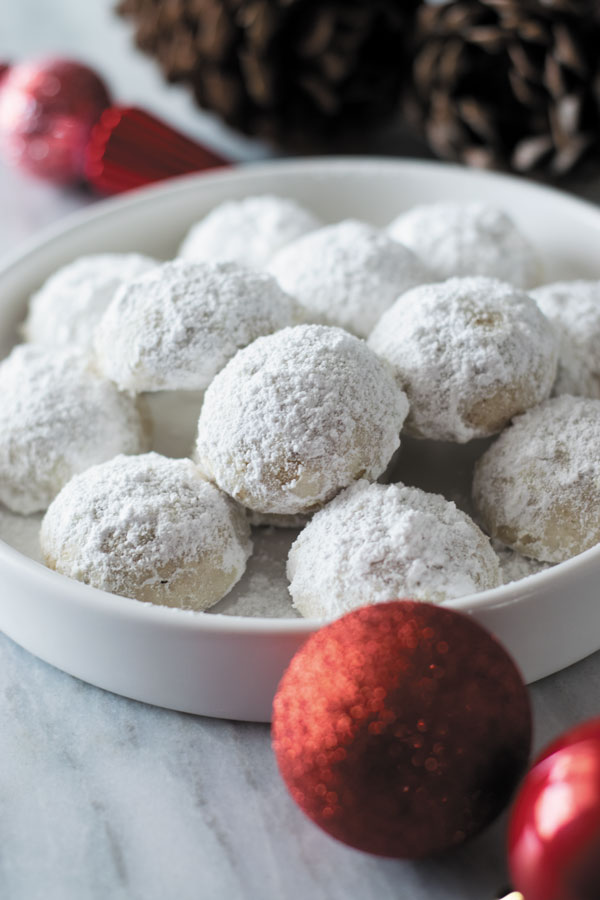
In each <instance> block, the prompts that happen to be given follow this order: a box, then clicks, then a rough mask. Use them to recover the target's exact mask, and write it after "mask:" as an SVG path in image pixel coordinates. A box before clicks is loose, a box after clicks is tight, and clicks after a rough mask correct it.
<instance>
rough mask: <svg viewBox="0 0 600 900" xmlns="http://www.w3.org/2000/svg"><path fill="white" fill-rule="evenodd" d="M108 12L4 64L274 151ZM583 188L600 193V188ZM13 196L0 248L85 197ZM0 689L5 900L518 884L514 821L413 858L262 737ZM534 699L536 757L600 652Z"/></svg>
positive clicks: (126, 705) (12, 674)
mask: <svg viewBox="0 0 600 900" xmlns="http://www.w3.org/2000/svg"><path fill="white" fill-rule="evenodd" d="M110 7H111V3H110V2H109V0H86V2H83V3H82V2H80V0H51V2H48V0H19V2H17V3H13V4H11V5H10V6H9V5H8V4H5V5H3V9H2V30H1V32H0V59H1V58H21V57H23V56H28V55H34V54H37V55H39V54H42V53H50V52H58V53H69V54H72V55H78V56H79V57H80V58H82V59H84V60H87V61H89V62H90V63H91V64H92V65H95V66H97V67H98V68H99V69H101V70H102V71H103V73H104V74H105V75H106V77H107V78H108V80H109V82H110V84H111V86H112V87H113V89H114V92H115V95H116V96H118V97H119V98H121V99H124V100H129V101H132V102H138V103H140V104H141V105H143V106H145V107H148V108H152V109H154V110H155V111H157V112H158V113H161V114H163V115H165V116H167V117H169V119H170V120H171V121H172V122H174V123H178V124H179V125H180V126H182V127H185V128H187V130H188V131H190V132H194V133H196V134H197V135H199V136H203V137H204V138H205V139H206V141H207V142H209V141H210V142H211V143H213V144H214V145H215V146H217V147H219V148H220V149H221V150H222V151H225V152H227V153H229V154H230V155H231V156H232V157H233V158H236V159H240V160H246V159H252V158H257V157H260V156H263V155H265V154H266V153H267V151H266V149H265V148H263V147H261V146H259V145H256V144H253V143H252V142H249V141H245V140H242V139H238V138H236V137H235V136H233V135H231V134H229V133H227V132H226V131H225V129H223V128H221V127H220V126H219V125H218V124H217V123H215V122H214V121H213V120H211V118H210V117H208V116H202V115H200V114H198V113H197V112H195V111H193V107H192V104H191V102H190V101H189V99H188V98H187V97H186V95H185V93H184V92H183V91H182V90H179V89H172V88H171V89H169V88H166V87H165V86H164V85H163V84H162V82H161V80H160V77H159V75H158V73H157V72H156V71H155V69H154V67H153V66H152V64H151V63H150V62H149V61H148V60H146V59H144V58H143V57H141V56H139V55H137V54H136V53H134V52H133V51H132V49H131V47H130V43H129V37H128V31H127V28H126V27H125V26H124V25H123V24H122V23H120V22H119V21H118V20H117V19H115V18H114V17H112V16H111V13H110ZM390 146H392V145H390ZM580 191H581V192H582V193H584V194H587V195H588V196H590V197H593V198H600V184H599V183H595V184H589V185H586V186H583V187H580ZM0 198H1V202H0V251H3V250H4V251H7V250H10V249H11V248H12V247H14V246H16V245H17V244H18V243H20V242H21V241H22V240H24V239H25V238H27V237H28V236H30V235H32V234H34V233H35V232H36V231H38V230H39V229H40V228H41V227H42V226H43V225H44V224H46V223H48V222H50V221H53V220H55V219H57V218H58V217H60V216H62V215H64V214H65V213H67V212H68V211H69V210H71V209H73V208H76V207H78V206H81V205H82V204H84V203H87V202H90V201H89V198H87V197H85V196H84V195H82V194H77V193H71V194H69V193H65V192H63V191H58V190H55V189H53V188H51V187H48V186H44V185H41V184H38V183H35V182H32V181H30V180H27V179H25V178H22V177H20V176H19V175H17V174H15V173H13V172H8V171H7V170H6V169H4V168H1V167H0ZM1 596H2V587H1V573H0V602H1ZM565 602H568V598H565ZM541 629H542V623H540V636H537V635H532V641H535V640H539V639H541ZM0 695H1V696H2V698H3V702H2V704H1V705H0V813H1V814H0V897H2V900H38V898H40V900H41V898H44V900H171V898H173V900H188V898H189V900H192V898H193V900H255V898H256V900H304V898H307V897H312V898H314V900H349V898H357V900H358V898H360V900H399V898H406V900H408V898H411V900H458V898H461V900H492V898H494V897H496V896H497V891H498V890H499V889H500V888H501V886H502V884H503V882H505V879H506V875H505V871H504V861H503V860H504V848H503V841H504V824H505V823H504V820H503V821H501V822H499V823H497V824H496V825H495V826H494V828H492V829H491V830H490V831H488V832H487V833H486V834H485V835H483V836H482V837H480V838H479V839H478V840H476V841H475V842H473V843H472V844H470V845H469V846H467V847H465V848H463V849H462V850H460V851H459V852H455V853H453V854H452V856H451V857H449V858H447V859H443V860H436V861H429V862H424V863H420V864H418V865H415V864H410V863H401V862H393V861H389V860H378V859H372V858H369V857H366V856H364V855H362V854H360V853H356V852H353V851H351V850H349V849H347V848H345V847H343V846H341V845H339V844H337V843H335V842H334V841H332V840H330V839H329V838H327V837H326V836H324V835H323V834H321V832H320V831H318V830H317V829H316V828H315V827H314V826H312V825H311V824H310V823H309V822H308V821H307V820H305V819H304V818H303V817H302V815H301V814H300V813H299V812H298V811H297V809H296V808H295V806H294V804H293V803H292V801H291V800H290V799H289V797H288V795H287V793H286V791H285V789H284V788H283V785H282V783H281V782H280V780H279V778H278V775H277V772H276V767H275V763H274V760H273V757H272V754H271V752H270V747H269V732H268V729H267V728H266V727H265V726H258V725H245V724H237V723H229V722H222V721H211V720H208V719H199V718H193V717H191V716H185V715H181V714H178V713H173V712H167V711H165V710H160V709H155V708H152V707H148V706H144V705H142V704H138V703H135V702H133V701H129V700H125V699H123V698H120V697H116V696H113V695H111V694H107V693H105V692H102V691H100V690H98V689H96V688H93V687H90V686H89V685H86V684H83V683H81V682H79V681H77V680H75V679H73V678H71V677H69V676H68V675H65V674H63V673H61V672H58V671H56V670H55V669H52V668H51V667H49V666H47V665H46V664H44V663H42V662H40V661H39V660H36V659H35V658H33V657H32V656H30V655H29V654H28V653H26V652H25V651H23V650H21V649H20V648H19V647H17V646H16V645H14V644H13V643H12V642H11V641H10V640H8V639H7V638H4V637H0ZM532 697H533V703H534V710H535V720H536V744H537V745H538V746H539V745H540V744H542V743H543V742H545V741H546V740H548V739H549V738H550V737H551V736H553V735H555V734H557V733H558V732H560V731H561V730H562V729H564V728H566V727H568V726H569V725H571V724H573V723H574V722H576V721H578V720H580V719H582V718H584V717H586V716H590V715H593V714H598V713H599V712H600V700H599V699H598V698H599V697H600V654H597V655H596V656H594V657H590V658H589V659H587V660H585V661H583V662H582V663H580V664H579V665H577V666H574V667H572V668H571V669H569V670H567V671H565V672H563V673H561V674H559V675H556V676H554V677H553V678H549V679H546V680H545V681H544V682H542V683H539V684H537V685H535V686H534V687H533V689H532Z"/></svg>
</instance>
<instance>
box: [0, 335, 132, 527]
mask: <svg viewBox="0 0 600 900" xmlns="http://www.w3.org/2000/svg"><path fill="white" fill-rule="evenodd" d="M0 396H1V397H2V403H0V501H2V502H3V503H5V504H6V506H8V507H9V508H10V509H12V510H14V511H15V512H18V513H24V514H29V513H33V512H38V511H39V510H43V509H46V507H47V506H48V504H49V503H50V501H51V500H52V499H53V497H55V496H56V494H57V493H58V492H59V491H60V489H61V488H62V487H63V485H64V484H66V482H67V481H68V480H69V479H70V478H71V477H72V476H73V475H75V474H77V473H78V472H82V471H83V470H84V469H87V468H89V466H92V465H95V464H96V463H100V462H103V461H104V460H106V459H110V458H111V457H112V456H115V454H117V453H140V452H143V451H144V450H146V449H148V444H149V436H148V434H147V433H146V426H145V423H144V421H143V419H142V417H141V416H140V412H139V410H138V407H137V405H136V402H135V400H134V399H133V398H132V397H130V396H128V395H126V394H122V393H120V392H119V391H118V390H117V388H116V387H115V385H114V384H112V382H110V381H107V380H106V379H105V378H102V377H101V376H100V375H98V374H97V373H96V372H95V371H93V369H92V368H91V367H90V364H89V359H88V357H87V356H85V355H83V354H82V353H80V352H79V351H78V350H75V349H74V348H64V349H59V350H57V351H56V352H54V353H50V352H49V351H48V350H47V349H46V348H44V347H41V346H39V345H37V344H21V345H19V346H18V347H15V349H14V350H13V351H12V353H11V354H10V356H9V357H7V359H5V360H4V361H3V362H2V363H0Z"/></svg>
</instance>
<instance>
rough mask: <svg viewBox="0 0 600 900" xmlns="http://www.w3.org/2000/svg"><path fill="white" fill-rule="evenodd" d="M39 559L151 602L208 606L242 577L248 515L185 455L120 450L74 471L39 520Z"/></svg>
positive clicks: (247, 549)
mask: <svg viewBox="0 0 600 900" xmlns="http://www.w3.org/2000/svg"><path fill="white" fill-rule="evenodd" d="M40 542H41V547H42V554H43V557H44V562H45V563H46V565H47V566H49V568H51V569H55V570H56V571H57V572H60V573H61V574H63V575H68V576H69V577H70V578H75V579H77V580H78V581H83V582H84V583H85V584H90V585H92V586H93V587H96V588H100V589H101V590H104V591H110V592H111V593H113V594H119V595H121V596H124V597H132V598H134V599H136V600H143V601H144V602H148V603H158V604H161V605H163V606H176V607H181V608H182V609H196V610H203V609H208V608H209V607H210V606H212V605H213V604H215V603H217V602H218V601H219V600H221V598H222V597H224V596H225V594H227V593H228V592H229V591H230V590H231V588H232V587H233V586H234V584H236V582H237V581H239V579H240V578H241V577H242V575H243V574H244V570H245V568H246V561H247V559H248V558H249V556H250V554H251V552H252V544H251V541H250V529H249V526H248V523H247V522H246V519H245V516H244V513H243V511H242V510H240V509H239V508H238V507H236V506H235V504H233V503H232V502H231V501H230V500H229V499H228V498H227V497H226V496H225V495H224V494H223V493H221V491H219V489H218V488H216V487H215V486H214V485H212V484H209V483H208V482H207V481H205V480H204V479H203V478H202V477H201V475H200V473H199V472H198V470H197V468H196V466H194V464H193V463H192V462H191V460H189V459H167V458H166V457H164V456H159V455H158V454H157V453H147V454H144V455H143V456H117V457H115V458H114V459H111V460H110V461H109V462H105V463H103V464H102V465H99V466H93V467H92V468H91V469H88V470H87V471H86V472H83V473H82V474H81V475H77V476H76V477H75V478H72V479H71V481H70V482H69V483H68V484H67V485H66V486H65V487H64V488H63V489H62V491H61V492H60V494H59V495H58V496H57V497H56V499H55V500H54V501H53V502H52V504H51V505H50V507H49V509H48V512H47V513H46V515H45V516H44V520H43V522H42V530H41V534H40Z"/></svg>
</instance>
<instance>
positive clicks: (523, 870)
mask: <svg viewBox="0 0 600 900" xmlns="http://www.w3.org/2000/svg"><path fill="white" fill-rule="evenodd" d="M508 858H509V867H510V872H511V877H512V879H513V882H514V885H515V887H516V888H517V889H518V890H519V891H521V892H522V893H523V894H524V895H525V898H526V900H598V898H599V897H600V719H594V720H592V721H590V722H586V723H584V725H579V726H577V727H576V728H574V729H573V730H572V731H570V732H567V733H566V734H565V735H563V736H562V737H560V738H559V739H558V741H555V742H554V743H553V744H551V745H550V746H549V747H548V748H547V750H546V751H544V753H543V754H542V756H541V757H540V758H539V760H538V762H537V763H536V764H535V765H534V766H533V767H532V769H531V770H530V771H529V773H528V774H527V776H526V778H525V780H524V782H523V784H522V786H521V789H520V791H519V794H518V796H517V800H516V802H515V806H514V809H513V812H512V816H511V821H510V828H509V837H508Z"/></svg>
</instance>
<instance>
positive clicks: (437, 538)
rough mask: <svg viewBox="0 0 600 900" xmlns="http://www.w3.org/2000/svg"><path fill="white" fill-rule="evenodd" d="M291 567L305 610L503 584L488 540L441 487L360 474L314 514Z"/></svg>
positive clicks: (296, 597)
mask: <svg viewBox="0 0 600 900" xmlns="http://www.w3.org/2000/svg"><path fill="white" fill-rule="evenodd" d="M287 574H288V578H289V580H290V593H291V595H292V599H293V601H294V606H295V607H296V609H298V610H299V611H300V613H301V614H302V615H303V616H307V617H315V618H324V619H333V618H337V617H338V616H341V615H343V614H344V613H347V612H349V611H350V610H352V609H356V608H357V607H359V606H365V605H366V604H370V603H384V602H385V601H387V600H397V599H398V598H401V597H410V598H411V599H413V600H427V601H430V602H433V603H441V602H443V601H444V600H450V599H453V598H454V597H463V596H465V595H466V594H474V593H476V592H477V591H483V590H486V589H487V588H493V587H497V586H498V585H499V584H501V583H502V582H501V578H500V569H499V564H498V558H497V557H496V554H495V553H494V551H493V550H492V547H491V545H490V542H489V540H488V539H487V538H486V536H485V535H484V534H483V532H482V531H481V530H480V529H479V528H478V527H477V525H475V523H474V522H473V521H472V520H471V519H470V518H469V517H468V516H467V515H465V513H463V512H460V510H459V509H457V508H456V506H455V505H454V503H449V502H448V501H447V500H445V499H444V498H443V497H441V496H440V495H439V494H427V493H425V491H421V490H419V488H410V487H404V485H402V484H389V485H383V484H368V483H367V482H366V481H364V480H363V481H359V482H357V483H356V484H354V485H352V487H349V488H348V489H347V490H345V491H343V492H342V493H341V494H340V495H339V496H338V497H336V498H335V499H334V500H332V501H331V503H330V504H329V505H328V506H326V507H325V508H324V509H322V510H320V511H319V512H318V513H316V514H315V515H314V517H313V518H312V520H311V521H310V523H309V524H308V525H307V526H306V528H304V530H303V531H301V532H300V535H299V536H298V538H297V539H296V541H295V542H294V543H293V544H292V548H291V550H290V554H289V557H288V565H287Z"/></svg>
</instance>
